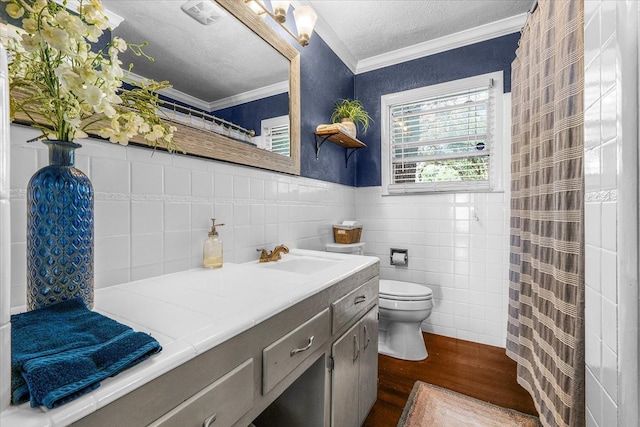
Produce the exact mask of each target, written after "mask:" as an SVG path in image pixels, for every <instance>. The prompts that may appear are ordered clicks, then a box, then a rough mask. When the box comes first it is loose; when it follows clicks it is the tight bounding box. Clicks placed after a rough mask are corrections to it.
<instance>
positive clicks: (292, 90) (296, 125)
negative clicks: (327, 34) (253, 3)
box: [15, 0, 300, 175]
mask: <svg viewBox="0 0 640 427" xmlns="http://www.w3.org/2000/svg"><path fill="white" fill-rule="evenodd" d="M215 1H216V2H217V3H218V4H219V5H220V6H221V7H223V8H224V9H225V10H227V11H228V12H229V13H230V14H231V15H233V16H234V17H235V18H237V19H238V20H239V21H240V22H241V23H243V24H244V25H246V26H247V28H249V29H250V30H251V31H253V32H254V33H255V34H256V35H257V36H259V37H260V38H261V39H263V40H264V41H265V42H267V43H268V44H269V45H270V46H271V47H273V48H274V49H276V50H277V51H278V52H280V53H281V54H282V55H283V56H284V57H285V58H286V59H287V60H288V61H289V132H290V137H289V140H290V144H291V146H290V156H289V157H287V156H283V155H281V154H277V153H273V152H271V151H267V150H263V149H261V148H257V147H254V146H252V145H250V144H246V143H242V142H239V141H236V140H234V139H231V138H229V137H227V136H224V135H219V134H216V133H212V132H207V131H203V130H198V129H194V128H191V127H188V126H183V125H181V124H179V123H172V125H174V126H175V127H176V128H177V131H176V132H175V134H174V140H175V142H176V143H177V144H178V146H179V147H180V148H181V149H182V150H184V151H185V152H186V154H190V155H194V156H198V157H204V158H209V159H214V160H222V161H225V162H230V163H236V164H240V165H246V166H253V167H257V168H261V169H267V170H272V171H276V172H283V173H287V174H291V175H300V52H298V51H297V50H296V49H295V48H294V47H293V46H291V45H290V44H289V43H287V42H286V41H285V40H284V39H283V38H282V37H280V35H278V33H276V32H275V30H274V29H272V28H271V27H270V26H269V25H268V24H266V23H265V22H264V21H263V20H262V19H261V18H260V17H259V16H258V15H257V14H255V13H254V12H253V11H251V10H250V9H249V7H248V6H246V4H245V2H244V1H243V0H215ZM37 119H38V118H37V117H36V120H37ZM15 122H16V123H30V122H31V119H30V118H29V117H27V116H26V115H25V114H23V113H20V112H19V113H16V117H15ZM89 133H90V134H91V136H95V137H98V136H97V135H95V134H93V133H92V132H89ZM98 138H99V137H98ZM130 143H131V144H133V145H140V146H148V145H147V144H146V143H145V141H144V139H143V138H142V137H140V136H136V137H134V138H132V139H131V141H130ZM158 148H159V149H161V148H160V147H158Z"/></svg>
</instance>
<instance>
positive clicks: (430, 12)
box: [103, 0, 532, 103]
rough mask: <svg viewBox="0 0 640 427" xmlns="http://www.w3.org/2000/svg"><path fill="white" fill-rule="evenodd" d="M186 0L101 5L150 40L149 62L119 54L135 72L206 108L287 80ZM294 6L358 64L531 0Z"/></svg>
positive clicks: (131, 33) (128, 35)
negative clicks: (203, 19)
mask: <svg viewBox="0 0 640 427" xmlns="http://www.w3.org/2000/svg"><path fill="white" fill-rule="evenodd" d="M206 1H209V0H206ZM238 1H243V0H238ZM185 2H186V0H164V1H155V0H103V4H104V5H105V7H106V8H107V9H109V10H111V11H113V12H115V13H117V14H118V15H120V16H122V17H123V18H124V21H123V22H122V23H121V24H120V25H119V26H118V27H117V28H116V29H115V34H116V35H119V36H121V37H123V38H124V39H125V40H127V41H128V42H133V43H136V42H138V43H139V42H143V41H146V42H148V43H149V45H148V46H147V47H146V48H145V52H146V53H147V54H149V55H150V56H152V57H154V58H155V62H153V63H151V62H149V61H147V60H146V59H144V58H139V57H135V56H134V55H132V54H131V53H127V54H124V55H122V56H121V59H122V60H123V62H124V64H125V65H127V64H129V63H134V64H135V65H134V67H133V72H134V73H135V74H138V75H141V76H144V77H149V78H153V79H156V80H165V79H167V80H170V82H171V83H172V84H173V85H174V88H175V89H176V90H178V91H181V92H183V93H185V94H188V95H190V96H193V97H195V98H198V99H199V100H202V101H203V102H206V103H211V102H216V101H218V100H220V99H222V98H228V97H232V96H236V95H238V94H240V93H244V92H248V91H252V90H255V89H257V88H260V87H263V86H268V85H272V84H277V83H281V82H283V81H286V80H287V76H288V66H287V62H286V61H285V60H284V58H283V57H282V56H280V55H279V54H277V53H275V52H274V51H272V50H271V49H270V48H268V47H267V45H266V43H265V42H264V41H262V40H260V39H259V38H258V37H257V36H255V35H254V34H252V33H250V32H249V31H248V30H247V29H246V28H245V27H244V26H243V25H241V24H240V23H239V22H237V21H236V20H235V18H233V17H231V16H229V15H227V16H225V17H223V18H221V19H220V20H219V21H217V22H215V23H214V24H212V25H207V26H205V25H202V24H200V23H199V22H197V21H196V20H194V19H193V18H191V17H189V16H188V15H186V14H185V13H184V12H183V11H182V10H181V8H180V6H181V5H182V4H183V3H185ZM267 4H269V2H268V1H267ZM294 4H309V5H311V6H312V7H313V8H314V9H315V10H316V12H317V13H318V15H319V21H322V22H323V23H324V28H323V31H324V33H325V34H326V32H327V31H328V32H329V33H330V34H329V35H331V37H325V34H322V37H323V38H325V39H326V40H330V39H334V40H335V39H338V40H339V41H338V43H340V42H341V43H342V45H343V47H344V48H346V50H347V51H348V54H350V55H351V57H352V58H350V59H355V61H356V62H357V61H362V60H363V59H368V58H372V57H376V56H378V55H383V54H386V53H389V52H393V51H396V50H398V49H402V48H407V47H410V46H413V45H416V44H419V43H423V42H428V41H430V40H434V39H438V38H441V37H444V36H447V35H450V34H454V33H458V32H461V31H464V30H467V29H471V28H475V27H478V26H481V25H485V24H489V23H492V22H496V21H499V20H502V19H505V18H509V17H512V16H516V15H521V14H523V13H526V12H527V11H528V10H529V8H530V7H531V5H532V0H464V1H460V0H446V1H443V0H394V1H388V0H306V1H305V0H300V1H298V2H294ZM287 39H288V41H291V40H290V39H289V38H288V37H287ZM313 40H314V39H313V38H312V39H311V43H313ZM256 46H257V47H256Z"/></svg>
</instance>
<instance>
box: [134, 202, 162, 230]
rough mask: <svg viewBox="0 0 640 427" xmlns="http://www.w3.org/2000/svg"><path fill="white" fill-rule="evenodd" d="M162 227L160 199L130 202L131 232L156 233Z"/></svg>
mask: <svg viewBox="0 0 640 427" xmlns="http://www.w3.org/2000/svg"><path fill="white" fill-rule="evenodd" d="M163 228H164V204H163V203H162V202H160V201H135V200H134V201H132V202H131V234H134V235H135V234H143V233H156V232H161V231H162V230H163Z"/></svg>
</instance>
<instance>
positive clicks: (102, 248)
mask: <svg viewBox="0 0 640 427" xmlns="http://www.w3.org/2000/svg"><path fill="white" fill-rule="evenodd" d="M129 238H130V236H129V235H125V236H104V237H96V238H95V241H94V242H95V258H94V268H93V270H94V272H96V273H101V272H104V271H109V270H117V269H124V268H128V267H129V266H130V263H129V255H130V242H129Z"/></svg>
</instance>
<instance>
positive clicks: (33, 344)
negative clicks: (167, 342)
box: [11, 298, 162, 409]
mask: <svg viewBox="0 0 640 427" xmlns="http://www.w3.org/2000/svg"><path fill="white" fill-rule="evenodd" d="M160 350H162V347H161V346H160V344H159V343H158V341H156V340H155V339H154V338H152V337H151V336H149V335H148V334H145V333H142V332H134V331H133V330H132V329H131V328H130V327H128V326H126V325H123V324H121V323H118V322H116V321H115V320H113V319H110V318H108V317H106V316H103V315H102V314H100V313H96V312H94V311H91V310H89V309H88V308H87V307H86V306H85V305H84V302H83V301H82V299H80V298H75V299H72V300H69V301H64V302H61V303H58V304H55V305H50V306H47V307H43V308H40V309H37V310H33V311H29V312H26V313H20V314H16V315H13V316H11V397H12V402H13V403H14V404H19V403H23V402H26V401H27V400H29V401H30V402H31V406H32V407H36V406H40V405H44V406H46V407H47V408H49V409H51V408H55V407H57V406H60V405H62V404H64V403H67V402H69V401H71V400H73V399H75V398H77V397H80V396H81V395H83V394H85V393H87V392H89V391H91V390H94V389H96V388H97V387H99V386H100V381H102V380H103V379H105V378H107V377H110V376H114V375H116V374H117V373H119V372H121V371H123V370H125V369H127V368H129V367H131V366H133V365H135V364H137V363H139V362H141V361H143V360H145V359H146V358H148V357H149V356H151V355H152V354H155V353H158V352H159V351H160Z"/></svg>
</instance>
